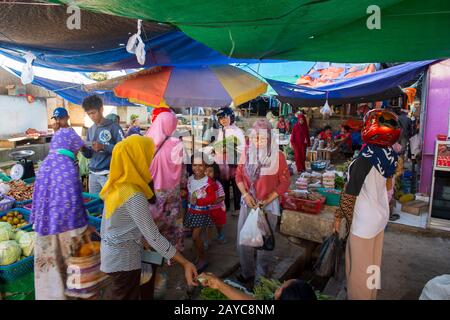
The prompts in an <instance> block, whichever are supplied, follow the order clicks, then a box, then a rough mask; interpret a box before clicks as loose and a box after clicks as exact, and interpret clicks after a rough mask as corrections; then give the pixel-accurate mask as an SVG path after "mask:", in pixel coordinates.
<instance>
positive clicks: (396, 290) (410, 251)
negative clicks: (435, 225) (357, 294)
mask: <svg viewBox="0 0 450 320" xmlns="http://www.w3.org/2000/svg"><path fill="white" fill-rule="evenodd" d="M381 272H382V275H381V290H380V292H379V294H378V299H379V300H417V299H418V298H419V296H420V294H421V292H422V289H423V287H424V286H425V284H426V283H427V282H428V281H429V280H431V279H432V278H434V277H436V276H439V275H442V274H450V233H441V234H438V233H434V232H430V231H420V230H415V229H408V228H401V227H397V226H395V225H392V224H390V225H389V227H388V229H387V231H386V233H385V238H384V247H383V260H382V267H381Z"/></svg>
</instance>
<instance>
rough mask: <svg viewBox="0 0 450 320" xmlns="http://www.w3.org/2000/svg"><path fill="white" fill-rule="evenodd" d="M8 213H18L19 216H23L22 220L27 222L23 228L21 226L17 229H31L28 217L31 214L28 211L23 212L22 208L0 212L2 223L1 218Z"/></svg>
mask: <svg viewBox="0 0 450 320" xmlns="http://www.w3.org/2000/svg"><path fill="white" fill-rule="evenodd" d="M10 211H17V212H19V213H20V214H22V215H23V218H24V219H25V220H26V221H27V222H28V224H27V225H25V226H23V227H20V228H19V229H22V230H25V229H27V228H28V227H31V224H30V215H31V212H30V211H28V210H25V209H23V208H13V209H9V210H6V211H3V212H1V213H0V221H3V220H1V219H2V217H3V216H5V215H7V214H8V212H10Z"/></svg>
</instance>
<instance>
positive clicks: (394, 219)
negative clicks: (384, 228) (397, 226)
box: [389, 213, 400, 221]
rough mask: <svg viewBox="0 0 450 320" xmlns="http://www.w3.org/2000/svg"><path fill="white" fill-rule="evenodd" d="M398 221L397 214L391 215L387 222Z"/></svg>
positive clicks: (398, 216)
mask: <svg viewBox="0 0 450 320" xmlns="http://www.w3.org/2000/svg"><path fill="white" fill-rule="evenodd" d="M398 219H400V215H399V214H398V213H393V214H392V215H391V216H390V217H389V221H397V220H398Z"/></svg>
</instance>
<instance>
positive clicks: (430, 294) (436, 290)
mask: <svg viewBox="0 0 450 320" xmlns="http://www.w3.org/2000/svg"><path fill="white" fill-rule="evenodd" d="M419 300H450V274H443V275H441V276H438V277H435V278H433V279H431V280H430V281H428V282H427V284H426V285H425V287H424V288H423V291H422V294H421V295H420V297H419Z"/></svg>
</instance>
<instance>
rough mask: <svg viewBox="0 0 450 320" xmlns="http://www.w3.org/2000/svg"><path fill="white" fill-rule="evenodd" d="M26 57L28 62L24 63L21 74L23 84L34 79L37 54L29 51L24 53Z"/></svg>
mask: <svg viewBox="0 0 450 320" xmlns="http://www.w3.org/2000/svg"><path fill="white" fill-rule="evenodd" d="M24 58H25V60H26V63H25V64H24V65H23V68H22V75H21V76H20V79H21V80H22V84H24V85H25V84H29V83H32V82H33V80H34V73H33V61H34V60H35V59H36V56H35V55H34V54H32V53H31V52H27V53H26V54H25V55H24Z"/></svg>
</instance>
